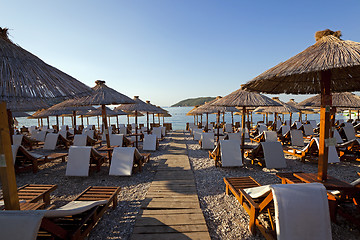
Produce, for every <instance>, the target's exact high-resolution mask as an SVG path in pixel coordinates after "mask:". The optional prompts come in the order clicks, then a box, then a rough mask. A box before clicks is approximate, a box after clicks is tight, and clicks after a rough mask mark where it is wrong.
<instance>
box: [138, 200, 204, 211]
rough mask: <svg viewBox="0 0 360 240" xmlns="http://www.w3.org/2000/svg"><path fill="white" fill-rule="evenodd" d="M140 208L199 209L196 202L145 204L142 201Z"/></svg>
mask: <svg viewBox="0 0 360 240" xmlns="http://www.w3.org/2000/svg"><path fill="white" fill-rule="evenodd" d="M141 207H142V208H147V209H148V208H156V209H162V208H165V209H168V208H173V209H175V208H199V207H200V205H199V203H198V202H195V203H194V202H181V201H170V202H166V201H150V202H146V201H143V204H142V206H141Z"/></svg>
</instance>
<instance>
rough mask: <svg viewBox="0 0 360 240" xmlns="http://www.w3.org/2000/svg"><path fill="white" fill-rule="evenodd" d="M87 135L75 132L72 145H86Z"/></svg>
mask: <svg viewBox="0 0 360 240" xmlns="http://www.w3.org/2000/svg"><path fill="white" fill-rule="evenodd" d="M86 140H87V135H86V134H76V135H75V136H74V143H73V146H86Z"/></svg>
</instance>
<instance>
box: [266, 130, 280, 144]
mask: <svg viewBox="0 0 360 240" xmlns="http://www.w3.org/2000/svg"><path fill="white" fill-rule="evenodd" d="M264 134H265V142H277V133H276V132H275V131H264Z"/></svg>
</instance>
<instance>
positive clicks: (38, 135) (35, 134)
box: [31, 131, 46, 142]
mask: <svg viewBox="0 0 360 240" xmlns="http://www.w3.org/2000/svg"><path fill="white" fill-rule="evenodd" d="M31 134H32V135H33V137H34V138H35V139H36V140H38V141H41V142H43V141H45V136H46V131H35V132H33V133H31Z"/></svg>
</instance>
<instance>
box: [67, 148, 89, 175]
mask: <svg viewBox="0 0 360 240" xmlns="http://www.w3.org/2000/svg"><path fill="white" fill-rule="evenodd" d="M90 153H91V147H86V146H71V147H70V149H69V157H68V161H67V165H66V173H65V175H66V176H84V177H86V176H89V166H90Z"/></svg>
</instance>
